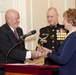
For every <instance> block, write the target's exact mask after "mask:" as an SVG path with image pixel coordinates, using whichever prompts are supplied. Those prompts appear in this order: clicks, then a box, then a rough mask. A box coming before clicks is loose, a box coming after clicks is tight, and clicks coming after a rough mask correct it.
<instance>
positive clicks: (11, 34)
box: [5, 24, 18, 41]
mask: <svg viewBox="0 0 76 75" xmlns="http://www.w3.org/2000/svg"><path fill="white" fill-rule="evenodd" d="M5 27H6V29H7V31H8V33H9V35H10V37H12V38H13V39H15V40H17V41H18V39H17V38H16V36H15V35H14V33H13V31H12V30H11V28H10V27H9V26H8V24H5Z"/></svg>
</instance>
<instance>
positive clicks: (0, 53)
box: [0, 9, 40, 63]
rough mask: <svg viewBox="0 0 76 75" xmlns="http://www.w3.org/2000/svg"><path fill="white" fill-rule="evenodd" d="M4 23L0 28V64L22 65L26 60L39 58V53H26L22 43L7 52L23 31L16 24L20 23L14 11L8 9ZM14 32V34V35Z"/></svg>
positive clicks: (17, 14)
mask: <svg viewBox="0 0 76 75" xmlns="http://www.w3.org/2000/svg"><path fill="white" fill-rule="evenodd" d="M5 20H6V23H5V24H4V25H2V26H1V27H0V63H24V61H25V60H26V59H28V58H37V57H39V53H40V52H39V51H28V50H27V49H25V46H24V41H22V42H21V43H20V44H18V45H17V46H16V47H14V48H13V49H12V51H11V52H10V51H9V50H10V49H11V48H12V47H13V46H14V45H15V44H16V43H18V42H19V41H20V40H19V37H20V36H22V35H23V31H22V29H21V28H20V27H18V24H19V22H20V16H19V13H18V12H17V11H16V10H14V9H9V10H8V11H7V12H6V14H5ZM14 31H16V34H14Z"/></svg>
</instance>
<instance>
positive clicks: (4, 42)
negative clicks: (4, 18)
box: [0, 23, 26, 63]
mask: <svg viewBox="0 0 76 75" xmlns="http://www.w3.org/2000/svg"><path fill="white" fill-rule="evenodd" d="M17 32H18V35H19V37H20V36H21V35H23V32H22V29H21V28H19V27H18V28H17ZM18 42H19V40H18V39H17V38H16V37H15V35H14V33H13V31H12V30H11V28H10V27H9V26H8V24H7V23H6V24H4V25H2V26H1V27H0V63H6V55H7V53H8V51H9V50H10V49H11V48H12V47H13V46H14V45H15V44H16V43H18ZM25 56H26V49H25V46H24V42H23V41H22V42H21V43H20V44H19V45H17V46H16V47H15V48H14V49H13V50H12V51H11V52H10V53H9V55H8V57H7V58H8V59H7V61H8V63H23V62H24V60H25Z"/></svg>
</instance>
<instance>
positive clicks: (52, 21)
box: [47, 10, 58, 25]
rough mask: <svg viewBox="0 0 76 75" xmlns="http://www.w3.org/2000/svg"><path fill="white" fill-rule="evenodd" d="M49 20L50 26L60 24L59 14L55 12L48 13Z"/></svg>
mask: <svg viewBox="0 0 76 75" xmlns="http://www.w3.org/2000/svg"><path fill="white" fill-rule="evenodd" d="M47 20H48V23H49V24H50V25H56V24H57V23H58V14H57V13H56V12H55V11H53V10H50V11H48V12H47Z"/></svg>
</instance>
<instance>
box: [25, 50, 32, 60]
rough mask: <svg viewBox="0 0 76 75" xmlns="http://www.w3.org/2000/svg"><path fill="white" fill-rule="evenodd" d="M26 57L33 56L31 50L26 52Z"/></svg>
mask: <svg viewBox="0 0 76 75" xmlns="http://www.w3.org/2000/svg"><path fill="white" fill-rule="evenodd" d="M25 58H26V59H29V58H31V51H27V52H26V57H25Z"/></svg>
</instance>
